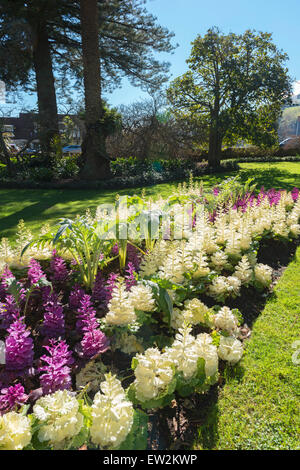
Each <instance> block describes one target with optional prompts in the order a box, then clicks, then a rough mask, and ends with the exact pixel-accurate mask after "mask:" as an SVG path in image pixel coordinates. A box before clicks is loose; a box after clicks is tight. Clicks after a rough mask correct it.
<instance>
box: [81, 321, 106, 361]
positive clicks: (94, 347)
mask: <svg viewBox="0 0 300 470" xmlns="http://www.w3.org/2000/svg"><path fill="white" fill-rule="evenodd" d="M80 346H81V351H82V356H83V357H84V359H91V358H92V357H94V356H96V355H98V354H102V353H104V352H105V351H107V349H108V347H109V339H108V338H107V337H106V336H105V334H104V333H102V331H101V330H100V329H97V330H94V329H93V328H91V329H90V330H88V331H86V332H85V333H84V335H83V338H82V340H81V343H80Z"/></svg>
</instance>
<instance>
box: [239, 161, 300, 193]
mask: <svg viewBox="0 0 300 470" xmlns="http://www.w3.org/2000/svg"><path fill="white" fill-rule="evenodd" d="M239 175H240V178H241V181H242V182H246V181H247V179H248V178H255V183H256V188H257V189H258V190H259V189H260V188H261V187H262V186H264V187H265V189H271V188H275V189H286V190H288V191H291V190H292V189H293V188H295V187H298V188H300V174H293V173H291V172H289V171H286V170H281V169H279V168H272V167H271V166H270V167H269V168H267V169H256V168H255V169H245V170H244V169H243V170H241V172H240V173H239Z"/></svg>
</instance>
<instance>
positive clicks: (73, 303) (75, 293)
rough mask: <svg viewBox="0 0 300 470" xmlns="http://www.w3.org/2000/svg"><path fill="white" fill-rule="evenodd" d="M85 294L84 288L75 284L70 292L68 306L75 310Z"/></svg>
mask: <svg viewBox="0 0 300 470" xmlns="http://www.w3.org/2000/svg"><path fill="white" fill-rule="evenodd" d="M84 295H85V292H84V290H83V289H82V288H81V287H80V285H79V284H75V286H74V289H73V290H72V291H71V293H70V297H69V306H70V308H72V309H74V310H76V309H77V308H79V307H80V302H81V300H82V298H83V296H84Z"/></svg>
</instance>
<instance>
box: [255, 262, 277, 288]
mask: <svg viewBox="0 0 300 470" xmlns="http://www.w3.org/2000/svg"><path fill="white" fill-rule="evenodd" d="M272 272H273V270H272V268H270V266H268V265H266V264H257V265H256V266H255V268H254V274H255V279H256V280H257V281H258V282H259V283H260V284H262V285H263V286H265V287H268V286H269V285H270V284H271V282H272Z"/></svg>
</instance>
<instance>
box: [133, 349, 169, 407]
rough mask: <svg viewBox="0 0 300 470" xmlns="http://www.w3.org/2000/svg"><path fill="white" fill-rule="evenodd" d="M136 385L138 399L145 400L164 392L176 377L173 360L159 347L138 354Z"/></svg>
mask: <svg viewBox="0 0 300 470" xmlns="http://www.w3.org/2000/svg"><path fill="white" fill-rule="evenodd" d="M136 360H137V366H136V368H135V370H134V374H135V381H134V387H135V391H136V397H137V399H138V400H140V401H142V402H144V401H147V400H151V399H153V398H157V397H158V396H159V395H160V394H161V393H163V392H164V391H165V390H166V388H167V386H168V385H169V383H170V382H171V381H172V379H173V377H174V367H173V362H172V360H170V358H169V357H168V356H167V355H166V354H162V353H161V352H160V351H159V349H157V348H149V349H147V350H146V351H145V353H144V354H138V355H137V356H136Z"/></svg>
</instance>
